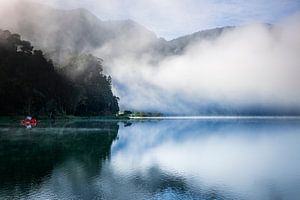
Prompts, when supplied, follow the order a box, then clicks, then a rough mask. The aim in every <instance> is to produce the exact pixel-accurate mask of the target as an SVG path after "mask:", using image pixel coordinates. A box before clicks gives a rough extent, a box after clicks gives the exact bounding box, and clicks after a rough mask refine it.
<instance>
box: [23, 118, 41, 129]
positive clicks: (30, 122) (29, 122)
mask: <svg viewBox="0 0 300 200" xmlns="http://www.w3.org/2000/svg"><path fill="white" fill-rule="evenodd" d="M20 124H21V125H23V126H26V128H32V127H36V126H37V119H36V118H33V117H30V116H27V117H26V118H25V119H24V120H21V121H20Z"/></svg>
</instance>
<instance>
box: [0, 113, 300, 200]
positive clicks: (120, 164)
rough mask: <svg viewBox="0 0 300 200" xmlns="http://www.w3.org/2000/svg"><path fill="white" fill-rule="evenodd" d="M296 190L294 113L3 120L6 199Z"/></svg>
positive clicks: (273, 198) (286, 193)
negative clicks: (30, 123) (28, 122)
mask: <svg viewBox="0 0 300 200" xmlns="http://www.w3.org/2000/svg"><path fill="white" fill-rule="evenodd" d="M299 198H300V120H299V119H296V118H295V119H293V118H290V119H278V118H277V119H254V118H253V119H252V118H247V119H234V118H230V119H226V118H224V119H222V118H218V119H213V118H210V119H201V118H200V119H180V118H177V119H152V120H128V121H125V122H119V121H114V120H111V121H110V120H102V119H96V118H95V119H94V118H93V119H78V120H72V121H66V120H65V121H64V120H61V121H56V122H55V123H50V122H41V123H40V124H38V126H37V127H36V128H31V129H26V128H24V127H20V126H19V125H18V124H17V122H15V121H13V120H10V121H9V120H7V121H3V120H2V121H1V123H0V199H74V200H77V199H83V200H85V199H86V200H93V199H109V200H112V199H124V200H127V199H137V200H139V199H151V200H152V199H153V200H154V199H199V200H200V199H203V200H206V199H207V200H221V199H222V200H226V199H230V200H231V199H236V200H242V199H245V200H252V199H253V200H260V199H261V200H298V199H299Z"/></svg>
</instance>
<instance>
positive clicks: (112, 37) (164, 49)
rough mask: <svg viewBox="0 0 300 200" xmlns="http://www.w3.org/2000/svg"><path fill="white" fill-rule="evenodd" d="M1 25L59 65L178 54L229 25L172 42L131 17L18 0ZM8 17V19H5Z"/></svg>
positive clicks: (2, 13) (156, 57) (7, 10)
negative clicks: (85, 57)
mask: <svg viewBox="0 0 300 200" xmlns="http://www.w3.org/2000/svg"><path fill="white" fill-rule="evenodd" d="M0 19H5V20H0V27H1V28H2V29H8V30H11V31H12V32H17V33H20V34H22V36H23V37H24V39H26V40H29V41H31V42H32V44H33V45H34V46H36V47H37V48H39V49H42V50H43V51H44V52H46V53H47V56H48V57H50V58H51V59H53V60H54V62H57V63H60V64H62V63H63V64H67V62H68V61H69V59H70V58H72V57H74V56H76V55H79V54H81V53H92V54H94V55H96V56H99V57H101V58H103V59H104V60H109V59H110V58H112V57H118V56H128V55H129V56H142V55H143V54H144V53H147V54H149V53H151V54H152V55H155V56H153V57H155V59H158V60H159V59H161V58H163V57H165V56H169V55H174V54H180V53H182V52H183V51H184V49H185V48H186V47H187V46H188V45H189V44H191V43H194V42H196V41H199V40H201V39H214V38H216V37H218V36H219V35H220V34H222V32H224V31H225V30H228V29H231V28H232V27H224V28H216V29H211V30H206V31H200V32H197V33H194V34H191V35H187V36H183V37H180V38H177V39H174V40H171V41H166V40H165V39H163V38H158V37H157V36H156V35H155V34H154V33H153V32H152V31H150V30H148V29H146V28H145V27H143V26H141V25H139V24H138V23H136V22H134V21H132V20H119V21H102V20H100V19H99V18H97V17H96V16H95V15H94V14H92V13H91V12H89V11H88V10H86V9H74V10H59V9H54V8H51V7H49V6H46V5H42V4H37V3H32V2H29V1H21V0H17V1H15V3H14V4H11V5H10V7H9V8H8V9H5V12H1V13H0ZM7 19H9V20H7Z"/></svg>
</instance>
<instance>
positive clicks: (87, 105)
mask: <svg viewBox="0 0 300 200" xmlns="http://www.w3.org/2000/svg"><path fill="white" fill-rule="evenodd" d="M118 110H119V107H118V98H117V97H115V96H114V95H113V93H112V90H111V77H110V76H106V75H104V74H103V67H102V60H101V59H98V58H96V57H94V56H92V55H80V56H77V57H74V58H73V59H72V60H71V61H70V64H68V65H67V66H64V67H60V68H56V67H54V65H53V63H52V61H51V60H47V59H46V58H45V56H44V54H43V52H42V51H40V50H35V49H34V47H33V46H32V45H31V43H30V42H28V41H24V40H22V39H21V36H20V35H18V34H12V33H10V32H9V31H7V30H6V31H2V30H0V115H2V116H4V115H50V116H53V115H78V116H95V115H110V114H115V113H117V112H118Z"/></svg>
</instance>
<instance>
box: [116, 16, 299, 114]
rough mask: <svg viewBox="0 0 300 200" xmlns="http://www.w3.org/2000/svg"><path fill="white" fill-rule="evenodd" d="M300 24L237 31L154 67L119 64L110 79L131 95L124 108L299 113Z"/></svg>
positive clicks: (292, 20) (127, 61)
mask: <svg viewBox="0 0 300 200" xmlns="http://www.w3.org/2000/svg"><path fill="white" fill-rule="evenodd" d="M299 20H300V15H295V16H293V17H291V18H289V19H288V20H285V21H282V22H281V23H279V24H278V25H275V26H274V27H272V28H268V27H267V26H265V25H260V24H253V25H249V26H245V27H240V28H236V29H234V30H231V31H228V32H226V33H224V34H223V35H222V36H221V37H219V38H218V39H216V40H213V41H202V42H200V43H197V44H193V45H191V46H190V47H189V48H188V49H187V51H186V52H185V53H184V54H183V55H181V56H173V57H169V58H166V59H165V60H163V61H162V62H160V63H159V64H158V65H155V66H153V65H149V64H147V62H146V61H144V60H141V59H138V60H136V59H135V60H134V59H130V58H126V59H121V58H118V59H116V60H115V62H114V63H112V64H111V66H112V68H111V69H112V71H111V73H112V75H113V77H114V78H115V80H117V81H118V82H120V83H121V85H123V86H124V85H125V86H127V87H128V90H129V91H126V92H123V91H122V90H120V91H119V95H120V97H121V103H122V104H123V105H126V106H127V107H130V108H133V109H135V108H136V109H142V108H149V109H154V110H160V109H163V110H164V111H166V112H170V111H172V110H173V111H175V112H178V113H182V112H183V111H184V110H185V111H188V112H192V111H193V110H194V109H195V107H191V105H193V104H198V105H199V108H201V106H200V105H202V103H203V102H206V101H209V102H215V103H220V104H222V105H235V106H237V105H238V106H248V105H251V104H252V105H253V104H259V105H268V104H269V105H272V104H274V105H281V106H288V105H293V106H298V107H299V106H300V105H299V102H300V92H299V90H298V87H299V86H300V79H299V78H298V77H299V75H300V57H299V55H300V37H299V36H298V34H297V33H299V32H300V24H299V23H298V22H299ZM149 99H151V101H149ZM191 103H192V104H191Z"/></svg>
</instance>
